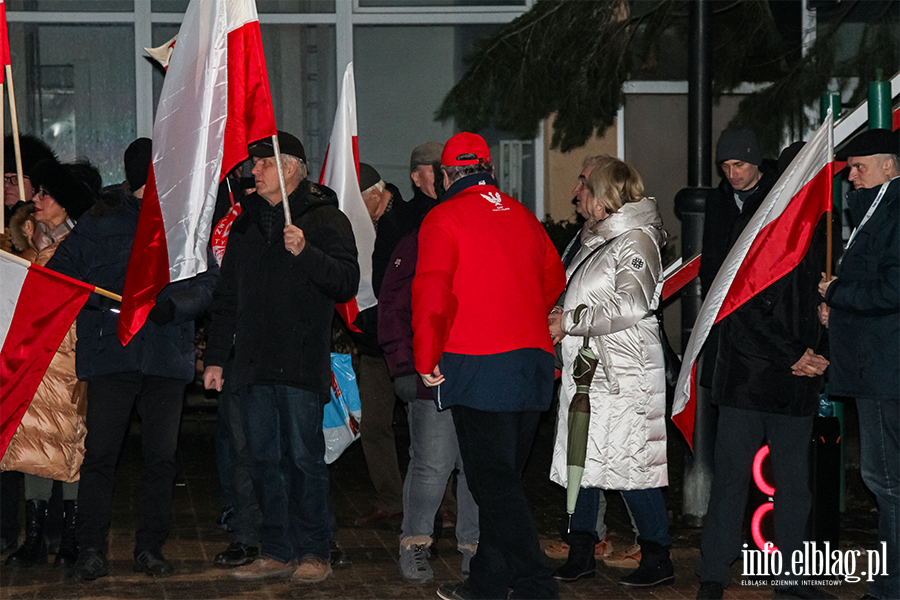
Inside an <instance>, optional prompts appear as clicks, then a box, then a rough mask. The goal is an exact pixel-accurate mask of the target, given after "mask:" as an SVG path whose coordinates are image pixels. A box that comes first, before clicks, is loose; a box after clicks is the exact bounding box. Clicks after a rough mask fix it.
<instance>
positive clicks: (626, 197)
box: [549, 159, 674, 587]
mask: <svg viewBox="0 0 900 600" xmlns="http://www.w3.org/2000/svg"><path fill="white" fill-rule="evenodd" d="M585 171H588V172H587V173H585V172H582V177H581V178H580V179H579V181H580V183H579V185H578V187H577V188H576V194H577V196H578V200H579V201H580V202H581V203H582V206H583V207H584V211H585V212H586V213H587V215H588V217H589V218H588V221H587V223H585V226H584V230H583V231H582V236H581V242H582V246H581V249H580V250H579V252H578V254H577V255H576V256H575V258H574V259H573V261H572V263H571V265H570V267H569V269H568V271H567V273H566V275H567V278H568V279H569V284H568V287H567V288H566V292H565V295H564V302H563V304H562V306H557V307H555V308H554V309H553V312H552V313H551V314H550V318H549V325H550V333H551V335H552V336H553V341H554V343H559V344H562V359H563V367H562V388H561V391H560V401H559V419H558V425H557V432H556V442H555V445H554V450H553V463H552V467H551V472H550V478H551V479H552V480H553V481H555V482H556V483H559V484H560V485H562V486H565V485H566V484H567V470H566V462H567V461H566V442H567V437H568V411H569V404H570V403H571V401H572V397H573V396H574V394H575V381H574V378H573V363H574V361H575V356H576V354H577V352H578V349H579V348H580V347H581V346H582V345H583V343H584V339H585V337H587V338H588V343H589V345H590V347H591V348H592V349H593V350H594V352H595V353H596V354H597V356H599V358H600V360H599V364H598V366H597V369H596V371H595V373H594V376H593V379H592V381H591V386H590V392H589V396H590V405H591V408H590V410H591V415H590V425H589V430H588V442H587V453H586V458H585V465H584V466H585V468H584V475H583V478H582V481H581V490H580V493H579V495H578V502H577V504H576V507H575V514H574V515H572V521H571V532H570V534H569V536H568V537H569V545H570V550H569V558H568V560H567V562H566V564H565V565H563V566H562V567H560V568H559V569H557V571H556V573H555V574H554V575H555V576H556V577H557V579H560V580H563V581H574V580H576V579H580V578H582V577H591V576H593V574H594V568H595V561H594V556H593V549H594V544H595V543H596V540H597V532H596V530H595V521H596V516H597V505H598V502H599V498H600V490H601V489H607V490H620V491H621V492H622V496H623V498H624V499H625V502H626V503H627V504H628V507H629V509H630V510H631V513H632V515H633V516H634V520H635V524H636V525H637V529H638V543H639V544H640V545H641V554H642V558H641V563H640V567H639V568H638V569H637V570H636V571H634V572H633V573H630V574H629V575H627V576H625V577H623V578H622V579H621V580H620V583H622V584H624V585H631V586H641V587H649V586H653V585H660V584H665V583H672V582H673V581H674V576H673V573H674V571H673V567H672V562H671V560H670V558H669V546H670V545H671V538H670V537H669V531H668V519H667V513H666V507H665V502H664V500H663V495H662V490H661V488H662V487H663V486H666V485H668V473H667V467H666V424H665V409H666V406H665V403H666V386H665V374H664V363H663V350H662V344H661V342H660V334H659V322H658V319H657V317H656V315H655V314H654V311H655V310H656V308H657V307H658V305H659V288H660V286H659V283H660V281H661V279H662V266H661V256H660V249H661V247H662V246H663V245H664V244H665V239H666V234H665V231H663V229H662V220H661V218H660V216H659V211H658V209H657V206H656V202H655V201H654V200H652V199H650V198H646V197H644V195H643V191H644V190H643V183H642V182H641V178H640V175H638V173H637V171H635V170H634V169H633V168H632V167H630V166H629V165H627V164H625V163H624V162H622V161H620V160H615V159H610V160H608V161H606V162H600V163H598V164H597V165H596V166H595V167H593V169H590V170H588V169H586V170H585ZM582 305H583V306H584V307H585V308H582V309H581V310H580V311H576V309H577V308H578V307H579V306H582Z"/></svg>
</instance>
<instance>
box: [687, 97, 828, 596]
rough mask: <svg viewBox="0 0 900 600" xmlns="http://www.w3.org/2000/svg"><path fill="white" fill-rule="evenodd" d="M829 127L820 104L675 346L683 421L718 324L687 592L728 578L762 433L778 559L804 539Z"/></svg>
mask: <svg viewBox="0 0 900 600" xmlns="http://www.w3.org/2000/svg"><path fill="white" fill-rule="evenodd" d="M832 127H833V125H832V118H831V115H830V114H829V116H828V118H827V119H826V121H825V123H824V124H823V125H822V127H821V128H820V129H819V131H818V132H817V133H816V135H815V137H814V138H813V139H812V140H811V141H810V142H809V143H807V144H806V145H805V146H804V148H803V149H802V150H801V151H800V153H799V154H798V155H797V157H796V158H795V159H794V161H793V162H792V163H791V164H790V165H789V166H788V168H787V169H786V171H785V172H784V173H783V174H782V175H781V176H780V177H779V179H778V181H776V182H775V185H774V186H773V188H772V190H771V191H770V192H769V194H768V195H767V196H766V197H765V199H763V200H762V201H761V204H760V205H759V207H758V208H756V209H755V210H754V211H753V212H752V213H751V214H752V215H753V216H752V217H751V218H750V219H749V222H748V223H747V225H746V227H745V228H744V229H743V232H742V233H741V234H740V235H739V236H738V238H737V240H736V241H735V242H734V245H733V247H732V249H731V250H730V251H729V253H728V255H727V257H726V258H725V261H724V263H723V265H722V267H721V268H720V269H719V272H718V274H717V275H716V277H715V279H714V280H713V283H712V285H711V287H710V290H709V293H708V294H707V297H706V299H705V300H704V303H703V305H702V306H701V309H700V314H699V316H698V317H697V322H696V324H695V326H694V333H693V335H692V336H691V339H690V341H689V343H688V346H687V348H686V350H685V360H684V365H683V367H682V371H681V374H680V377H679V381H678V385H677V386H676V390H675V400H674V406H673V415H675V417H673V418H674V420H675V422H676V424H677V425H679V427H681V428H682V431H685V430H686V429H687V430H688V431H689V430H690V418H689V417H690V413H691V412H692V409H693V407H692V406H688V410H687V411H685V414H679V413H682V411H684V409H685V406H686V405H688V404H689V403H690V404H692V403H693V402H694V393H693V385H694V383H695V381H694V379H695V375H696V364H695V363H696V359H697V355H698V354H699V350H700V348H701V347H702V346H703V343H704V342H705V341H706V338H707V336H708V334H709V332H710V329H711V328H712V326H713V325H714V324H718V325H719V330H720V335H719V348H718V353H717V357H716V361H715V370H714V373H713V382H712V383H713V403H714V404H717V405H718V407H719V418H718V431H717V437H716V445H715V471H714V476H713V483H712V491H711V496H710V502H709V511H708V513H707V515H706V518H705V519H704V529H703V538H702V542H701V564H700V566H699V568H698V574H699V576H700V582H701V586H700V590H699V592H698V595H697V598H722V595H723V593H724V588H725V587H727V586H728V584H729V583H730V566H731V563H732V562H734V560H735V559H736V558H737V557H738V556H739V555H740V551H741V539H742V536H741V526H742V523H743V516H744V508H745V505H746V501H747V492H748V487H749V483H750V478H751V466H752V463H753V458H754V456H755V454H756V452H757V451H758V450H759V448H760V446H761V445H762V443H763V440H767V441H768V444H769V447H770V457H771V459H770V460H771V464H772V467H773V474H774V479H775V489H776V490H777V494H778V496H777V500H776V502H775V509H774V510H775V512H774V519H775V540H774V541H775V544H776V546H777V549H778V551H780V552H781V553H782V556H783V557H785V559H784V560H785V563H787V561H788V560H789V559H790V557H792V553H793V551H795V550H798V549H802V547H803V546H802V544H803V540H804V539H805V534H806V523H807V518H808V515H809V510H810V503H811V496H810V491H809V485H808V478H809V462H808V457H809V446H810V438H811V431H812V424H813V417H814V415H815V414H816V407H817V400H818V395H817V392H818V390H819V387H820V386H821V381H820V376H821V375H822V373H823V372H824V370H825V368H826V367H827V365H828V361H827V360H826V359H825V358H824V357H823V356H822V351H821V350H820V349H819V348H818V345H819V343H820V335H821V327H820V324H819V322H818V317H817V307H818V304H819V302H820V299H819V298H818V295H817V293H816V290H815V289H814V287H815V285H816V281H817V280H818V273H819V272H820V271H821V270H822V269H823V268H824V265H825V254H826V252H825V248H826V239H825V235H824V234H823V231H822V230H824V229H825V227H824V224H820V220H821V217H822V215H823V214H826V213H827V217H826V218H830V212H827V211H829V210H830V198H831V195H830V185H831V179H832V170H833V154H834V151H833V141H832V140H833V138H832ZM745 208H746V207H745ZM685 417H687V418H685ZM688 431H685V433H686V437H687V439H688V440H690V439H691V436H690V435H687V434H688ZM775 597H776V598H794V597H800V598H828V597H833V596H829V595H827V594H826V593H825V592H823V591H821V590H818V589H816V588H813V587H810V586H799V585H798V586H790V587H776V589H775Z"/></svg>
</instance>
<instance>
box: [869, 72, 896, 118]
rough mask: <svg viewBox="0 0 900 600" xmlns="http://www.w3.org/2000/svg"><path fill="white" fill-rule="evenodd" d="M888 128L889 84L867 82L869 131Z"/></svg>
mask: <svg viewBox="0 0 900 600" xmlns="http://www.w3.org/2000/svg"><path fill="white" fill-rule="evenodd" d="M879 79H881V78H880V77H879ZM890 128H891V84H890V82H889V81H872V82H869V129H890Z"/></svg>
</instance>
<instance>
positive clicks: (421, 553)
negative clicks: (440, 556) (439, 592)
mask: <svg viewBox="0 0 900 600" xmlns="http://www.w3.org/2000/svg"><path fill="white" fill-rule="evenodd" d="M430 556H431V551H430V550H429V548H428V545H427V544H410V545H408V546H404V545H403V544H400V574H401V575H403V578H404V579H406V580H407V581H411V582H414V583H425V582H426V581H431V580H432V579H434V571H433V570H432V568H431V565H429V564H428V558H429V557H430Z"/></svg>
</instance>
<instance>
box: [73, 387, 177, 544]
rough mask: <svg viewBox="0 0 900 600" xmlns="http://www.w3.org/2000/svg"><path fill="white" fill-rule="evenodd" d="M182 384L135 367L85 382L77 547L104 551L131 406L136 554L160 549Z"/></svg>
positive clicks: (172, 482) (166, 521)
mask: <svg viewBox="0 0 900 600" xmlns="http://www.w3.org/2000/svg"><path fill="white" fill-rule="evenodd" d="M184 388H185V382H184V381H179V380H176V379H168V378H164V377H150V376H147V375H142V374H141V373H138V372H128V373H115V374H112V375H106V376H102V377H95V378H93V379H91V380H90V382H88V410H87V430H88V433H87V438H86V439H85V455H84V462H83V463H82V465H81V484H80V485H79V486H78V525H77V534H78V541H79V545H80V546H81V548H92V549H95V550H99V551H101V552H103V553H104V554H105V553H106V551H107V538H108V534H109V526H110V519H111V517H112V500H113V489H114V487H115V478H116V463H117V461H118V458H119V453H120V452H121V450H122V444H123V442H124V440H125V436H126V435H127V433H128V429H129V427H130V425H131V411H132V408H134V410H135V411H136V412H137V414H138V417H139V418H140V420H141V451H142V457H143V471H142V473H141V486H140V489H139V491H138V494H139V498H138V501H137V505H138V510H139V515H138V528H137V532H136V535H135V538H136V539H135V548H134V549H135V555H137V554H139V553H141V552H143V551H144V550H159V549H161V548H162V545H163V543H164V542H165V540H166V536H167V535H168V533H169V521H170V519H171V512H172V493H173V491H174V487H175V474H176V467H175V451H176V448H177V445H178V428H179V426H180V424H181V409H182V406H183V404H184Z"/></svg>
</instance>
